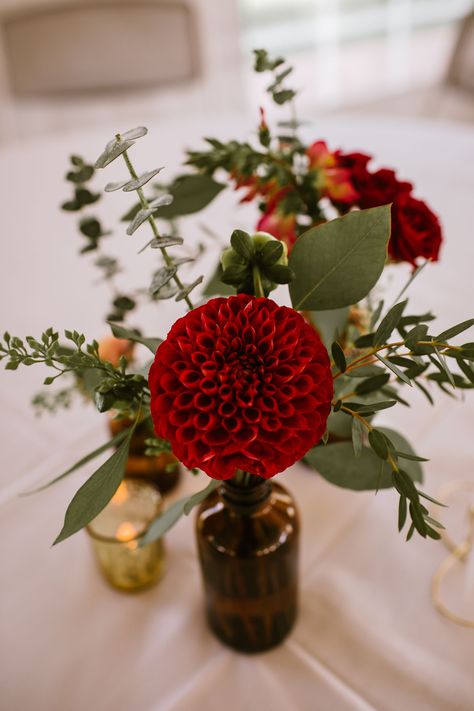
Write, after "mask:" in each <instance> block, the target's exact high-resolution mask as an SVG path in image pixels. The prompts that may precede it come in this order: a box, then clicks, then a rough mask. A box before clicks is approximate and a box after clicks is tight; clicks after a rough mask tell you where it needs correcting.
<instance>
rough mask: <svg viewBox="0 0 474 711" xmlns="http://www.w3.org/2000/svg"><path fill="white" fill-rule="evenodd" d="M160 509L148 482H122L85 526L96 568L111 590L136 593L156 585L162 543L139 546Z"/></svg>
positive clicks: (156, 494)
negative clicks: (94, 556) (95, 559)
mask: <svg viewBox="0 0 474 711" xmlns="http://www.w3.org/2000/svg"><path fill="white" fill-rule="evenodd" d="M161 509H162V498H161V494H160V492H159V490H158V488H157V487H156V486H155V485H154V484H153V483H152V482H150V481H145V480H144V479H124V481H123V482H122V483H121V484H120V486H119V488H118V489H117V491H116V492H115V494H114V496H113V497H112V499H111V500H110V501H109V503H108V504H107V506H106V507H105V508H104V509H103V510H102V511H101V512H100V514H99V515H98V516H97V517H96V518H95V519H94V520H93V521H91V522H90V523H89V525H88V526H87V533H88V534H89V537H90V539H91V541H92V546H93V549H94V552H95V555H96V558H97V562H98V564H99V568H100V570H101V572H102V574H103V575H104V577H105V579H106V580H107V582H108V583H110V585H112V586H113V587H114V588H117V589H118V590H124V591H127V592H136V591H139V590H143V589H145V588H149V587H151V586H152V585H154V584H156V583H157V582H158V581H159V580H160V578H161V576H162V575H163V570H164V544H163V540H162V539H161V538H160V539H158V540H157V541H153V542H152V543H148V544H146V545H140V539H141V538H143V536H144V535H145V533H146V532H147V530H148V527H149V525H150V523H151V522H152V521H153V519H154V518H155V517H156V516H157V515H158V514H159V513H160V512H161Z"/></svg>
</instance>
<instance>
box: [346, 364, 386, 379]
mask: <svg viewBox="0 0 474 711" xmlns="http://www.w3.org/2000/svg"><path fill="white" fill-rule="evenodd" d="M383 373H385V370H384V368H381V367H380V365H361V366H360V368H354V370H349V371H348V372H346V375H347V377H348V378H370V377H372V376H375V375H383Z"/></svg>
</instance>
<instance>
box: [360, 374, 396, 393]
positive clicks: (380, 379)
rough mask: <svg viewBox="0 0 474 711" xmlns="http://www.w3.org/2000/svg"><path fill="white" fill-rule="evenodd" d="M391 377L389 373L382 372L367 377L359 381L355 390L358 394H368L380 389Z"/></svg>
mask: <svg viewBox="0 0 474 711" xmlns="http://www.w3.org/2000/svg"><path fill="white" fill-rule="evenodd" d="M389 379H390V375H389V373H382V374H381V375H374V376H373V377H372V378H367V380H363V381H362V382H361V383H358V385H357V387H356V389H355V392H356V393H357V395H368V394H369V393H373V392H375V391H376V390H380V388H382V387H383V386H384V385H385V384H386V383H387V382H388V380H389Z"/></svg>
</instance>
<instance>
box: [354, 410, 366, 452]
mask: <svg viewBox="0 0 474 711" xmlns="http://www.w3.org/2000/svg"><path fill="white" fill-rule="evenodd" d="M363 435H364V425H363V424H362V422H361V421H360V420H358V419H357V417H353V418H352V448H353V450H354V456H355V457H360V455H361V454H362V447H363V444H364V442H363Z"/></svg>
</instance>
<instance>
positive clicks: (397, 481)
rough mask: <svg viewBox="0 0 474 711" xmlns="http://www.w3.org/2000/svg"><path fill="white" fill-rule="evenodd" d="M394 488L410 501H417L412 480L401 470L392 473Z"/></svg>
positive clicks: (416, 491) (416, 492)
mask: <svg viewBox="0 0 474 711" xmlns="http://www.w3.org/2000/svg"><path fill="white" fill-rule="evenodd" d="M393 481H394V485H395V488H396V489H397V491H398V492H399V493H400V494H403V496H406V497H407V499H410V501H415V502H417V501H418V490H417V488H416V487H415V485H414V483H413V479H412V478H411V477H410V476H409V475H408V474H407V473H406V472H405V471H403V470H402V469H399V470H398V471H397V472H393Z"/></svg>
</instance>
